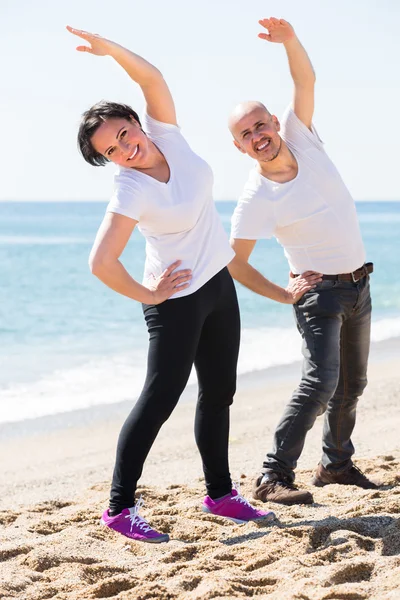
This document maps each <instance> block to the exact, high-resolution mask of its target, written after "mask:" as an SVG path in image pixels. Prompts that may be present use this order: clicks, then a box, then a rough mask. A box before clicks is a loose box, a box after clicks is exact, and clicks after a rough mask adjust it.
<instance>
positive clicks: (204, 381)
mask: <svg viewBox="0 0 400 600" xmlns="http://www.w3.org/2000/svg"><path fill="white" fill-rule="evenodd" d="M68 30H69V31H70V32H71V33H73V34H74V35H77V36H78V37H80V38H82V39H84V40H85V41H86V42H87V43H88V44H89V46H78V48H77V50H78V51H80V52H89V53H91V54H95V55H97V56H105V55H109V56H111V57H112V58H113V59H114V60H115V61H116V62H117V63H118V64H119V65H121V66H122V67H123V69H125V71H126V72H127V74H128V75H129V76H130V77H131V79H133V80H134V81H135V82H136V83H138V84H139V86H140V87H141V89H142V92H143V94H144V97H145V101H146V111H145V114H144V116H143V119H142V121H141V120H140V119H139V117H138V115H137V114H136V113H135V112H134V111H133V110H132V109H131V108H130V107H129V106H126V105H123V104H115V103H112V102H100V103H99V104H96V105H95V106H93V107H92V108H90V109H89V110H88V111H86V112H85V113H84V115H83V119H82V123H81V126H80V129H79V134H78V141H79V147H80V149H81V152H82V155H83V157H84V158H85V160H86V161H87V162H88V163H90V164H91V165H94V166H101V165H104V164H106V163H107V162H108V161H111V162H113V163H115V164H116V165H117V166H118V172H117V174H116V177H115V191H114V194H113V197H112V198H111V201H110V203H109V205H108V208H107V212H106V215H105V217H104V220H103V223H102V224H101V226H100V229H99V231H98V234H97V237H96V240H95V243H94V246H93V249H92V252H91V256H90V266H91V269H92V272H93V273H94V274H95V275H96V276H97V277H98V278H99V279H101V281H103V282H104V283H105V284H106V285H108V286H109V287H111V288H112V289H113V290H115V291H116V292H118V293H120V294H123V295H125V296H128V297H129V298H132V299H134V300H138V301H140V302H142V304H143V312H144V317H145V320H146V324H147V327H148V330H149V338H150V347H149V355H148V372H147V377H146V381H145V386H144V389H143V392H142V394H141V396H140V398H139V400H138V401H137V403H136V405H135V406H134V408H133V410H132V412H131V413H130V415H129V416H128V418H127V420H126V422H125V424H124V426H123V428H122V430H121V433H120V437H119V441H118V448H117V458H116V464H115V469H114V476H113V482H112V488H111V498H110V507H109V510H106V511H104V513H103V517H102V523H103V524H104V525H106V526H107V527H110V528H111V529H114V530H115V531H117V532H119V533H122V534H123V535H126V536H127V537H130V538H133V539H136V540H140V541H146V542H153V543H154V542H163V541H168V535H167V534H162V533H159V532H157V531H155V530H154V529H153V528H152V527H151V526H150V525H149V524H148V523H147V522H146V521H145V520H144V519H143V518H142V517H141V516H140V515H139V514H138V510H139V507H140V506H141V502H140V500H139V501H138V503H137V504H136V505H135V506H133V504H134V495H135V490H136V485H137V481H138V479H139V478H140V476H141V473H142V468H143V464H144V461H145V459H146V457H147V454H148V452H149V451H150V448H151V446H152V444H153V442H154V440H155V438H156V436H157V434H158V431H159V430H160V428H161V426H162V424H163V423H164V422H165V421H166V420H167V419H168V417H169V416H170V414H171V412H172V411H173V409H174V408H175V406H176V404H177V402H178V400H179V397H180V395H181V393H182V392H183V390H184V388H185V386H186V383H187V381H188V378H189V375H190V372H191V369H192V366H193V364H194V365H195V367H196V372H197V376H198V381H199V388H200V391H199V401H198V404H197V408H196V421H195V436H196V442H197V445H198V448H199V451H200V454H201V457H202V461H203V469H204V476H205V481H206V487H207V493H208V496H207V497H206V498H205V500H204V503H203V510H205V511H206V512H212V513H214V514H218V515H219V516H222V517H226V518H229V519H233V520H234V521H235V522H245V521H249V520H253V519H260V518H265V517H267V518H270V517H272V516H273V514H272V513H270V512H263V511H259V510H256V509H254V508H253V507H252V506H251V505H250V504H249V503H248V502H247V501H246V500H245V499H244V498H242V496H241V495H240V494H239V493H238V491H237V490H236V489H234V488H233V487H232V481H231V478H230V474H229V465H228V435H229V408H230V405H231V404H232V401H233V396H234V393H235V389H236V369H237V359H238V351H239V337H240V323H239V310H238V303H237V298H236V292H235V287H234V284H233V281H232V278H231V276H230V274H229V272H228V269H227V265H228V263H229V262H230V261H231V260H232V258H233V256H234V253H233V251H232V249H231V247H230V245H229V241H228V237H227V235H226V233H225V231H224V229H223V226H222V223H221V222H220V219H219V216H218V214H217V211H216V208H215V205H214V201H213V198H212V186H213V174H212V171H211V169H210V167H209V166H208V164H207V163H206V162H205V161H204V160H202V159H201V158H200V157H199V156H197V155H196V154H195V153H194V152H192V150H191V148H190V147H189V145H188V143H187V142H186V140H185V139H184V137H183V136H182V134H181V132H180V129H179V127H178V126H177V123H176V115H175V106H174V102H173V99H172V96H171V94H170V91H169V89H168V86H167V84H166V83H165V81H164V79H163V77H162V75H161V73H160V72H159V71H158V69H156V68H155V67H154V66H153V65H151V64H150V63H148V62H147V61H146V60H144V59H143V58H141V57H140V56H138V55H136V54H134V53H133V52H130V51H129V50H126V49H125V48H122V47H121V46H119V45H118V44H115V43H114V42H111V41H110V40H107V39H105V38H102V37H100V36H97V35H93V34H90V33H87V32H84V31H79V30H76V29H72V28H71V27H68ZM136 225H138V229H139V230H140V232H141V233H142V234H143V235H144V237H145V238H146V261H145V273H144V279H143V283H142V285H141V284H140V283H138V282H137V281H135V280H134V279H133V278H132V277H131V276H130V275H129V273H128V272H127V270H126V269H125V268H124V266H123V265H122V263H121V262H120V256H121V254H122V252H123V250H124V248H125V246H126V244H127V242H128V240H129V237H130V235H131V234H132V231H133V230H134V228H135V226H136ZM177 259H179V260H177ZM171 263H172V264H171ZM179 265H181V266H182V267H183V269H181V270H179V271H177V268H178V266H179ZM189 286H190V287H189Z"/></svg>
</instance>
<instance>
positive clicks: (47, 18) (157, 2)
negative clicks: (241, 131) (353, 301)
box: [0, 0, 400, 200]
mask: <svg viewBox="0 0 400 600" xmlns="http://www.w3.org/2000/svg"><path fill="white" fill-rule="evenodd" d="M269 16H276V17H283V18H285V19H287V20H288V21H290V22H291V23H292V25H293V26H294V27H295V29H296V32H297V33H298V36H299V37H300V39H301V41H302V43H303V45H304V46H305V47H306V49H307V51H308V52H309V55H310V57H311V60H312V62H313V64H314V68H315V71H316V74H317V92H316V112H315V119H314V120H315V124H316V127H317V129H318V132H319V134H320V136H321V138H322V139H323V140H324V141H325V144H326V149H327V151H328V153H329V154H330V156H331V157H332V158H333V160H334V162H335V164H336V166H337V167H338V168H339V170H340V172H341V174H342V176H343V178H344V180H345V181H346V183H347V184H348V186H349V188H350V191H351V192H352V194H353V196H354V197H355V198H356V199H357V200H362V199H370V200H380V199H400V181H399V177H398V172H399V170H400V168H399V159H400V156H399V152H398V140H399V138H400V119H399V116H398V112H399V106H400V75H399V73H400V69H399V66H398V61H399V58H400V41H399V36H398V31H399V26H400V3H399V2H397V0H381V1H379V2H378V1H375V0H364V1H362V0H352V2H349V1H348V0H336V1H335V2H327V1H321V0H302V1H301V2H300V1H299V0H287V1H285V0H281V1H279V2H278V1H271V2H262V1H260V0H253V1H252V2H244V1H243V0H229V1H228V0H219V1H218V0H202V2H201V3H194V2H188V1H187V0H186V1H184V0H170V1H168V2H166V1H165V0H151V1H149V2H143V1H142V2H137V1H135V0H130V1H128V0H120V1H119V0H114V1H113V2H110V1H109V0H108V1H104V0H84V1H83V0H80V1H78V0H68V2H64V3H61V2H54V1H53V2H50V0H48V1H44V0H35V2H32V1H31V0H20V1H19V2H15V1H13V0H1V2H0V23H1V25H2V35H1V36H0V52H1V56H2V61H1V65H0V108H1V115H2V127H1V131H2V144H1V145H0V160H1V164H2V167H3V168H2V177H1V182H0V199H1V200H7V199H24V200H40V199H44V200H58V199H60V200H106V199H107V198H108V197H109V196H110V194H111V192H112V186H113V167H112V166H110V167H106V168H104V169H95V168H93V167H90V166H89V165H86V164H85V163H84V162H83V159H82V158H81V157H80V156H79V154H78V152H77V150H76V130H77V125H78V122H79V117H80V114H81V113H82V112H83V111H84V110H85V109H86V108H88V107H89V106H90V105H91V104H93V103H95V102H96V101H98V100H100V99H102V98H105V99H110V100H116V101H123V102H126V103H128V104H131V105H133V107H134V108H136V109H137V110H138V111H139V112H140V111H141V110H142V107H143V100H142V96H141V93H140V91H139V89H138V87H137V86H136V85H135V84H133V83H132V82H130V80H129V79H128V77H127V76H126V75H125V74H124V73H123V71H122V70H121V69H120V68H119V67H118V66H117V65H115V64H113V62H112V60H111V59H109V58H98V57H92V56H90V55H86V54H85V55H83V54H80V53H78V52H76V51H75V46H76V45H77V44H76V41H75V39H74V38H73V37H72V36H71V35H70V34H69V33H68V32H67V31H66V30H65V29H64V27H65V25H66V24H70V25H72V26H74V27H78V28H82V29H87V30H89V31H90V30H91V31H94V32H97V33H101V34H102V35H104V36H106V37H109V38H111V39H114V40H115V41H118V42H119V43H121V44H123V45H126V46H127V47H129V48H130V49H132V50H134V51H135V52H137V53H139V54H142V55H143V56H144V57H145V58H147V59H148V60H150V61H152V62H153V63H154V64H155V65H156V66H158V67H159V68H160V69H161V71H162V72H163V74H164V77H165V79H166V80H167V81H168V83H169V85H170V88H171V90H172V92H173V95H174V98H175V102H176V105H177V111H178V118H179V121H180V124H181V126H182V130H183V133H184V135H185V136H186V138H187V139H188V141H189V143H190V144H191V146H192V147H193V149H194V150H195V151H196V152H198V153H199V154H200V155H201V156H203V157H204V158H205V159H206V160H208V162H209V163H210V164H211V166H212V167H213V170H214V174H215V198H216V199H217V200H221V199H231V200H234V199H236V198H237V197H238V195H239V193H240V190H241V188H242V186H243V184H244V183H245V181H246V178H247V173H248V170H249V168H250V167H251V161H250V159H248V158H247V157H243V156H242V155H241V154H240V153H239V152H238V151H237V150H236V149H235V148H234V146H233V144H232V142H231V139H230V136H229V133H228V131H227V127H226V120H227V115H228V113H229V112H230V110H231V109H232V108H233V106H234V105H235V104H236V103H238V102H240V101H242V100H247V99H257V100H261V101H263V102H264V103H265V104H266V105H267V106H268V108H269V109H270V110H271V111H272V112H273V113H275V114H277V116H278V117H279V116H280V115H281V113H282V112H283V110H284V109H285V107H286V106H287V104H288V103H289V102H290V100H291V93H292V84H291V80H290V76H289V71H288V67H287V62H286V56H285V51H284V48H283V47H282V46H281V45H277V44H268V43H267V42H263V41H262V40H259V39H258V38H257V33H258V32H259V31H260V26H259V25H258V19H259V18H263V17H269Z"/></svg>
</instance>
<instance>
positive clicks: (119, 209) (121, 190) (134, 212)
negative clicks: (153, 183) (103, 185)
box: [107, 173, 143, 221]
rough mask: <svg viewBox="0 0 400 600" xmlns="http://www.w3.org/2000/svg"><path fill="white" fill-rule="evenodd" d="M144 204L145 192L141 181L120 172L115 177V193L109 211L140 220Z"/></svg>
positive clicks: (108, 207) (109, 204)
mask: <svg viewBox="0 0 400 600" xmlns="http://www.w3.org/2000/svg"><path fill="white" fill-rule="evenodd" d="M142 206H143V192H142V190H141V186H140V185H139V183H138V182H137V181H135V180H134V179H133V178H132V179H130V178H129V176H127V175H125V176H124V174H123V173H118V174H117V175H116V176H115V178H114V193H113V195H112V197H111V200H110V202H109V203H108V206H107V212H113V213H117V214H119V215H124V216H125V217H129V218H130V219H134V220H135V221H140V217H141V213H142Z"/></svg>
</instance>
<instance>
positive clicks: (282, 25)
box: [258, 17, 296, 44]
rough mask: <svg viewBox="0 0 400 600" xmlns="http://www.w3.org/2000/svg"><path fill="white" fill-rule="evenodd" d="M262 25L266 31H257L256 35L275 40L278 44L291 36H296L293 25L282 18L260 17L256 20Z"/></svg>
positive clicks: (269, 40) (286, 40)
mask: <svg viewBox="0 0 400 600" xmlns="http://www.w3.org/2000/svg"><path fill="white" fill-rule="evenodd" d="M258 22H259V23H260V25H262V27H265V29H267V30H268V33H259V34H258V37H259V38H261V39H262V40H267V41H268V42H275V43H278V44H284V43H285V42H288V41H289V40H291V39H292V38H294V37H296V34H295V32H294V29H293V27H292V26H291V24H290V23H288V22H287V21H285V20H284V19H275V17H270V18H269V19H261V20H260V21H258Z"/></svg>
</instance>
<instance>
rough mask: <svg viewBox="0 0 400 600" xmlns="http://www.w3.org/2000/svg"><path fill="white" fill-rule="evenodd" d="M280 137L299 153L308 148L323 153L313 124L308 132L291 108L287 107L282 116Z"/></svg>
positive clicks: (320, 141)
mask: <svg viewBox="0 0 400 600" xmlns="http://www.w3.org/2000/svg"><path fill="white" fill-rule="evenodd" d="M280 135H281V137H282V139H283V140H284V141H285V142H286V143H287V144H288V145H289V146H293V147H294V149H295V150H299V151H300V152H301V151H302V150H307V148H310V147H314V148H318V150H322V151H324V145H323V142H322V140H321V138H320V137H319V135H318V133H317V130H316V129H315V127H314V124H312V125H311V131H310V129H308V127H306V126H305V125H304V123H303V122H302V121H300V119H299V118H298V117H297V116H296V115H295V113H294V111H293V108H292V106H288V108H287V109H286V110H285V112H284V114H283V117H282V119H281V131H280Z"/></svg>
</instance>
